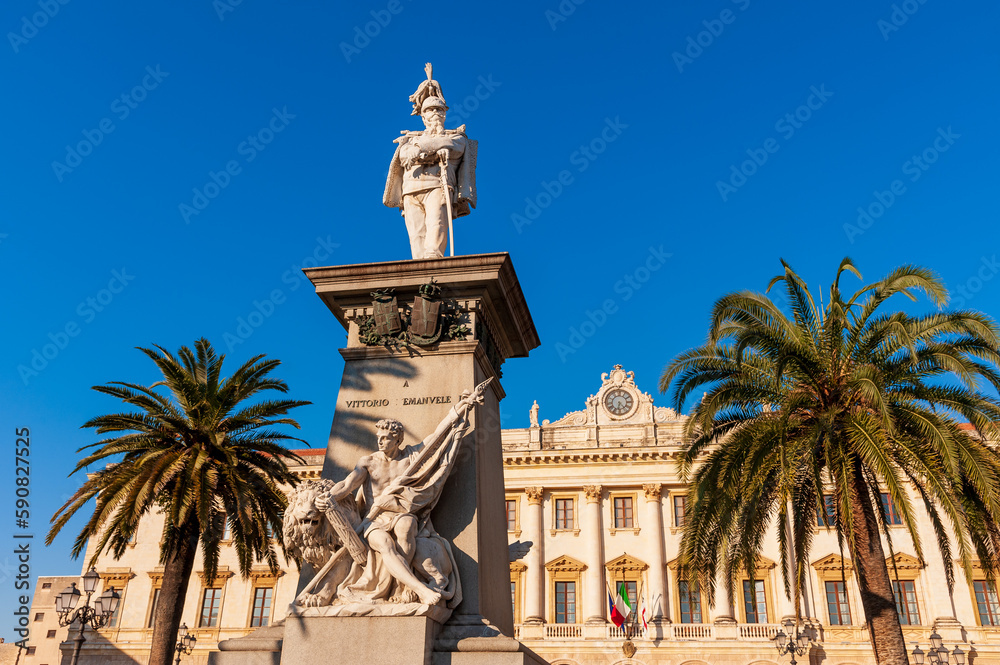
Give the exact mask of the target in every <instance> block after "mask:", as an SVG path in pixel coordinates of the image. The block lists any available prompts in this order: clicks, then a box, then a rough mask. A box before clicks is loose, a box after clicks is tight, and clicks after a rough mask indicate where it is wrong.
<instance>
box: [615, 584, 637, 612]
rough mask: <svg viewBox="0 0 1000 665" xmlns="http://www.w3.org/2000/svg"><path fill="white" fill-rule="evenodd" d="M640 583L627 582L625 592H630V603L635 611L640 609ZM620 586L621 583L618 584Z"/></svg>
mask: <svg viewBox="0 0 1000 665" xmlns="http://www.w3.org/2000/svg"><path fill="white" fill-rule="evenodd" d="M638 587H639V584H638V582H631V581H626V582H625V593H626V594H628V603H629V605H630V606H631V607H632V611H633V612H638V611H639V602H638V598H639V589H638ZM618 588H619V589H620V588H621V583H619V584H618Z"/></svg>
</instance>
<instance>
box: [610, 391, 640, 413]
mask: <svg viewBox="0 0 1000 665" xmlns="http://www.w3.org/2000/svg"><path fill="white" fill-rule="evenodd" d="M633 401H634V400H633V399H632V393H630V392H629V391H627V390H623V389H622V388H614V389H613V390H609V391H608V392H606V393H604V408H605V409H607V410H608V413H610V414H611V415H613V416H624V415H625V414H626V413H628V412H629V411H631V410H632V403H633Z"/></svg>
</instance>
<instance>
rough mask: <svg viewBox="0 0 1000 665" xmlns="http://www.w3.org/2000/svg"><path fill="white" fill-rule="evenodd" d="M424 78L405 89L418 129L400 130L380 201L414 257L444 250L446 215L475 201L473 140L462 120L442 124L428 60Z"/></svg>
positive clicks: (440, 97) (448, 229) (448, 231)
mask: <svg viewBox="0 0 1000 665" xmlns="http://www.w3.org/2000/svg"><path fill="white" fill-rule="evenodd" d="M424 69H425V71H426V72H427V80H426V81H423V82H422V83H421V84H420V86H419V87H418V88H417V91H416V92H414V93H413V94H412V95H410V101H411V102H412V103H413V113H412V114H411V115H420V117H421V118H422V119H423V121H424V130H423V131H408V130H404V131H403V132H402V134H403V135H402V136H400V137H399V138H398V139H396V141H395V142H396V143H398V144H399V145H398V146H397V148H396V153H395V154H394V155H393V156H392V163H391V164H390V165H389V177H388V178H387V179H386V183H385V194H384V196H383V197H382V203H384V204H385V205H386V206H388V207H390V208H399V209H400V212H401V214H402V215H403V219H404V221H405V222H406V232H407V233H408V234H409V236H410V251H411V252H412V253H413V258H414V259H435V258H441V257H443V256H444V251H445V247H446V246H447V245H448V238H449V236H451V255H454V254H455V237H454V231H453V228H452V221H453V220H454V219H455V218H456V217H462V216H463V215H468V214H469V212H470V211H471V209H472V208H475V207H476V146H477V144H476V142H475V141H473V140H472V139H470V138H468V137H467V136H466V135H465V125H462V126H461V127H459V128H458V129H445V128H444V119H445V112H446V111H447V110H448V107H447V106H446V105H445V102H444V94H443V93H442V92H441V85H440V84H439V83H438V82H437V81H435V80H434V78H433V70H432V68H431V64H430V63H427V65H426V67H425V68H424Z"/></svg>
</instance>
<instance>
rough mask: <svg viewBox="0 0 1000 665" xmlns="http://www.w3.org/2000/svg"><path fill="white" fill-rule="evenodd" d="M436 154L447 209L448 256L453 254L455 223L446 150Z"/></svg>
mask: <svg viewBox="0 0 1000 665" xmlns="http://www.w3.org/2000/svg"><path fill="white" fill-rule="evenodd" d="M438 154H439V156H440V157H441V190H442V191H443V192H444V205H445V207H446V208H447V209H448V239H449V241H450V242H451V254H450V255H449V256H455V225H454V224H453V219H454V215H453V214H452V212H451V187H450V186H449V185H448V151H447V150H446V149H444V148H442V149H441V151H440V152H439V153H438Z"/></svg>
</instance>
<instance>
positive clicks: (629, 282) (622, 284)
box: [556, 245, 673, 362]
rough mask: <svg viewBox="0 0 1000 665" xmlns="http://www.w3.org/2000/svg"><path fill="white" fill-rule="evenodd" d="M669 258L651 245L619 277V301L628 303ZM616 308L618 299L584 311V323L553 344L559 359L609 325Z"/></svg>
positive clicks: (574, 351) (659, 248) (661, 248)
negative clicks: (562, 340) (563, 340)
mask: <svg viewBox="0 0 1000 665" xmlns="http://www.w3.org/2000/svg"><path fill="white" fill-rule="evenodd" d="M671 256H673V254H671V253H668V252H665V251H663V245H660V246H659V247H652V246H650V248H649V252H648V253H647V255H646V258H645V261H643V262H642V263H640V264H639V265H638V266H637V267H636V268H635V269H634V270H633V271H632V272H630V273H626V274H624V275H622V278H621V279H619V280H618V281H617V282H615V284H614V287H613V289H614V292H615V293H616V294H618V295H620V296H621V301H622V302H628V301H629V300H631V299H632V296H634V295H635V294H636V292H637V291H639V290H640V289H642V287H643V285H645V284H646V282H648V281H649V280H650V279H651V278H652V276H653V273H655V272H656V271H658V270H659V269H660V268H662V267H663V266H664V264H666V262H667V259H669V258H670V257H671ZM619 309H620V308H619V305H618V300H617V299H615V298H606V299H605V300H604V301H603V302H602V303H601V306H600V307H598V308H597V309H595V310H593V311H591V310H585V312H584V315H585V316H584V320H583V321H582V322H580V323H579V324H578V325H575V326H570V328H569V336H568V338H567V339H566V342H556V353H558V354H559V360H561V361H562V362H566V358H567V357H568V356H571V355H572V354H574V353H576V352H577V351H578V350H579V349H581V348H582V347H583V345H584V344H586V343H587V340H588V339H590V338H591V337H593V336H594V335H596V334H597V331H598V330H599V329H600V328H601V327H602V326H604V324H606V323H607V322H608V317H610V316H614V315H615V314H617V313H618V311H619Z"/></svg>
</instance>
